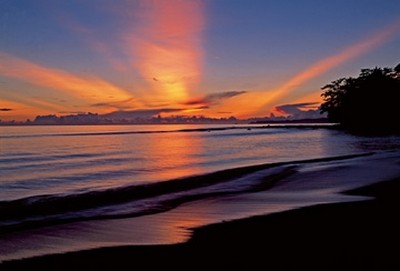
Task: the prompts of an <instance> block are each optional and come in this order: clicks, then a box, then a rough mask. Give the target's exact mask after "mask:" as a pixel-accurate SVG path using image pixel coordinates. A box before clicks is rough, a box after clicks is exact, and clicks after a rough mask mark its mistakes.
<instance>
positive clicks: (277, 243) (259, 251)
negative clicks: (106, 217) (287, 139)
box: [0, 178, 400, 270]
mask: <svg viewBox="0 0 400 271" xmlns="http://www.w3.org/2000/svg"><path fill="white" fill-rule="evenodd" d="M351 193H354V194H362V195H369V196H374V197H376V199H375V200H371V201H364V202H353V203H339V204H329V205H320V206H313V207H307V208H302V209H299V210H293V211H288V212H283V213H279V214H273V215H269V216H261V217H254V218H248V219H243V220H239V221H234V222H228V223H222V224H217V225H211V226H207V227H203V228H200V229H197V230H195V234H194V236H193V238H192V239H191V240H190V241H189V242H188V243H186V244H180V245H168V246H146V247H145V246H134V247H118V248H106V249H97V250H91V251H84V252H74V253H68V254H64V255H54V256H45V257H38V258H33V259H27V260H23V261H13V262H6V263H3V264H0V270H160V269H161V270H311V269H312V270H400V221H399V215H400V212H399V209H400V204H399V203H400V178H399V179H397V180H392V181H388V182H383V183H380V184H376V185H372V186H369V187H365V188H362V189H357V190H355V191H352V192H351Z"/></svg>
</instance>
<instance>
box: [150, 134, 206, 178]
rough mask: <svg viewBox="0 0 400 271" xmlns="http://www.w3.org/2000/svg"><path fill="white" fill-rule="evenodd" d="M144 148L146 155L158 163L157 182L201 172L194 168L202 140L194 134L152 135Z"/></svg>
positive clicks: (199, 169)
mask: <svg viewBox="0 0 400 271" xmlns="http://www.w3.org/2000/svg"><path fill="white" fill-rule="evenodd" d="M149 139H151V141H149V145H148V146H146V149H147V151H148V155H150V156H152V157H154V160H155V161H159V163H160V164H159V165H154V167H153V168H159V169H160V171H159V172H158V173H157V177H156V179H157V180H170V179H175V178H181V177H186V176H190V175H194V174H198V173H200V172H201V168H200V167H198V166H196V165H197V164H198V163H199V162H201V161H200V158H199V155H198V154H199V153H201V148H202V140H201V138H200V136H197V135H196V133H187V132H176V133H175V132H174V133H161V134H157V135H155V134H153V136H151V138H149Z"/></svg>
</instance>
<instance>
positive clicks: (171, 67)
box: [125, 0, 204, 104]
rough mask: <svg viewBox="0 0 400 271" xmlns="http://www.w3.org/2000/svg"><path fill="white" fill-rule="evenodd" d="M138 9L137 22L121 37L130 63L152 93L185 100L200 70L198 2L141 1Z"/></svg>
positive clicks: (200, 13) (201, 22) (200, 16)
mask: <svg viewBox="0 0 400 271" xmlns="http://www.w3.org/2000/svg"><path fill="white" fill-rule="evenodd" d="M140 12H141V14H140V15H139V18H140V26H139V27H138V28H136V29H135V31H134V33H133V34H134V35H133V36H132V35H128V36H127V37H125V39H126V40H128V41H129V47H130V49H131V52H132V55H134V56H135V57H134V65H135V66H136V67H137V68H138V70H139V72H140V73H141V75H142V76H143V78H144V80H145V81H147V83H148V84H149V85H151V86H152V87H153V90H154V91H155V92H156V95H160V96H163V97H164V99H165V100H167V101H168V102H170V103H175V104H176V103H180V102H182V101H185V100H187V98H188V96H189V94H190V90H191V89H192V88H193V87H195V85H196V84H197V82H198V81H199V78H200V74H201V67H202V55H203V49H202V46H201V35H200V34H201V30H202V29H203V26H204V15H203V7H202V4H201V2H200V1H197V0H193V1H181V0H169V1H164V0H153V1H143V5H142V9H141V10H140Z"/></svg>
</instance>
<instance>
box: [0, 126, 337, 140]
mask: <svg viewBox="0 0 400 271" xmlns="http://www.w3.org/2000/svg"><path fill="white" fill-rule="evenodd" d="M320 127H324V128H326V129H328V128H332V126H331V125H263V126H255V125H248V126H223V127H202V128H188V129H175V130H142V131H107V132H84V133H48V134H17V135H0V138H3V139H10V138H34V137H70V136H71V137H74V136H115V135H134V134H162V133H193V132H218V131H227V130H248V131H251V130H253V129H271V128H272V129H274V130H275V129H276V130H278V129H282V128H284V129H287V128H299V129H300V128H301V129H317V128H320Z"/></svg>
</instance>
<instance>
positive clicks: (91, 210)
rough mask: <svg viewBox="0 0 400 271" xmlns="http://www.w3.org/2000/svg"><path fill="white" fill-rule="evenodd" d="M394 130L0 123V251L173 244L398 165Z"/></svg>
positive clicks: (386, 175)
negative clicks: (196, 231) (371, 133)
mask: <svg viewBox="0 0 400 271" xmlns="http://www.w3.org/2000/svg"><path fill="white" fill-rule="evenodd" d="M399 150H400V137H397V136H392V137H363V136H355V135H350V134H347V133H345V132H342V131H338V130H335V129H332V128H331V127H329V126H327V127H320V126H298V127H292V126H285V125H272V126H263V125H107V126H101V125H98V126H8V127H5V126H4V127H0V234H1V235H0V261H1V260H7V259H18V258H22V257H31V256H38V255H46V254H51V253H59V252H66V251H76V250H82V249H90V248H97V247H105V246H120V245H132V244H164V243H177V242H183V241H185V240H187V238H189V237H190V229H191V228H194V227H198V226H202V225H207V224H211V223H218V222H221V221H223V220H232V219H239V218H243V217H248V216H253V215H262V214H267V213H273V212H280V211H284V210H288V209H291V208H297V207H302V206H308V205H312V204H321V203H329V202H337V201H352V200H362V199H361V198H360V197H356V196H349V195H344V194H340V192H342V191H345V190H346V189H351V188H355V187H359V186H363V185H366V184H369V183H374V182H378V181H382V180H387V179H390V178H392V177H395V176H399V175H400V174H399V173H400V165H399V163H398V161H399V157H400V154H399Z"/></svg>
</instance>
